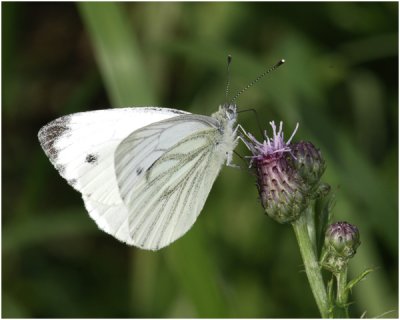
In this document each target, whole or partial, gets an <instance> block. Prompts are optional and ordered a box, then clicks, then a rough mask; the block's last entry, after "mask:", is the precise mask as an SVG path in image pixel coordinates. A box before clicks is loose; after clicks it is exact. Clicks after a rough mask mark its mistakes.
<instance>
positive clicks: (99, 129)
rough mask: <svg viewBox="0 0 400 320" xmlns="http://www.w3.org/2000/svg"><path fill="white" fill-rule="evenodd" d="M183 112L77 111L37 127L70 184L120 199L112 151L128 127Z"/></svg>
mask: <svg viewBox="0 0 400 320" xmlns="http://www.w3.org/2000/svg"><path fill="white" fill-rule="evenodd" d="M182 114H185V112H182V111H179V110H173V109H163V108H156V107H148V108H124V109H108V110H98V111H91V112H81V113H76V114H72V115H69V116H64V117H61V118H58V119H56V120H54V121H52V122H50V123H49V124H47V125H46V126H44V127H43V128H41V129H40V131H39V141H40V144H41V146H42V148H43V150H44V151H45V153H46V155H47V156H48V157H49V158H50V161H51V162H52V163H53V165H54V166H55V167H56V169H57V170H58V171H59V173H60V174H61V176H62V177H63V178H65V179H66V180H67V181H68V183H69V184H70V185H72V186H73V187H74V188H75V189H76V190H78V191H79V192H81V193H82V194H83V195H85V196H87V197H90V198H93V199H94V200H96V201H100V202H101V203H103V204H110V205H116V204H118V203H121V197H120V195H119V191H118V185H117V181H116V178H115V171H114V152H115V149H116V147H117V146H118V144H119V143H120V142H121V141H122V140H123V139H124V138H125V137H126V136H127V135H129V134H130V133H131V132H132V131H134V130H137V129H139V128H141V127H144V126H146V125H148V124H150V123H153V122H155V121H160V120H163V119H167V118H171V117H176V116H178V115H182Z"/></svg>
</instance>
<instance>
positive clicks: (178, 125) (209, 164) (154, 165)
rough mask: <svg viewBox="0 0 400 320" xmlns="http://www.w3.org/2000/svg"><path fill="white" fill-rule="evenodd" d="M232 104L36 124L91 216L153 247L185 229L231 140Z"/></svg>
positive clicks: (123, 237)
mask: <svg viewBox="0 0 400 320" xmlns="http://www.w3.org/2000/svg"><path fill="white" fill-rule="evenodd" d="M236 118H237V114H236V105H235V104H229V105H228V104H226V105H223V106H220V108H219V111H217V112H215V113H214V114H212V115H211V117H208V116H202V115H194V114H190V113H187V112H183V111H179V110H174V109H165V108H156V107H145V108H126V109H109V110H99V111H92V112H81V113H75V114H72V115H67V116H63V117H61V118H58V119H56V120H54V121H52V122H50V123H49V124H47V125H46V126H44V127H43V128H41V129H40V131H39V141H40V144H41V146H42V148H43V150H44V152H45V153H46V155H47V156H48V157H49V158H50V161H51V162H52V163H53V165H54V166H55V168H56V169H57V170H58V171H59V173H60V174H61V176H62V177H63V178H65V179H66V180H67V181H68V183H69V184H70V185H71V186H73V187H74V188H75V189H76V190H78V191H79V192H80V193H82V198H83V200H84V203H85V207H86V209H87V211H88V212H89V215H90V217H91V218H92V219H93V220H94V221H95V222H96V223H97V225H98V226H99V228H100V229H102V230H104V231H105V232H107V233H109V234H111V235H112V236H114V237H115V238H117V239H118V240H120V241H123V242H126V243H127V244H130V245H134V246H137V247H140V248H143V249H149V250H158V249H161V248H163V247H165V246H167V245H169V244H170V243H171V242H173V241H175V240H176V239H178V238H180V237H181V236H182V235H184V234H185V233H186V232H187V231H188V230H189V229H190V228H191V226H192V225H193V224H194V222H195V221H196V218H197V216H198V215H199V213H200V211H201V210H202V208H203V206H204V203H205V201H206V199H207V196H208V194H209V192H210V190H211V187H212V185H213V183H214V181H215V179H216V177H217V176H218V173H219V171H220V170H221V167H222V165H223V164H224V162H226V163H227V164H230V162H231V159H232V152H233V150H234V148H235V147H236V145H237V141H238V140H237V138H236V131H237V130H236V129H234V124H235V122H236Z"/></svg>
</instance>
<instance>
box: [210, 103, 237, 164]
mask: <svg viewBox="0 0 400 320" xmlns="http://www.w3.org/2000/svg"><path fill="white" fill-rule="evenodd" d="M211 116H212V117H213V118H214V119H216V120H217V121H218V123H219V127H218V130H219V131H220V133H221V140H220V143H219V144H218V149H219V151H220V154H221V155H224V158H225V156H226V158H225V159H226V162H227V164H230V163H231V161H232V150H233V149H235V147H236V144H237V141H236V130H235V129H234V125H235V123H236V119H237V112H236V105H235V104H224V105H222V106H219V110H218V111H217V112H215V113H213V114H212V115H211Z"/></svg>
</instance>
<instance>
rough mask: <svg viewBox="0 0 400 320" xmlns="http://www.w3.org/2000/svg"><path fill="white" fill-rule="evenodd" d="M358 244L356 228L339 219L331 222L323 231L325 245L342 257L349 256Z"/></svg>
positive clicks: (358, 237)
mask: <svg viewBox="0 0 400 320" xmlns="http://www.w3.org/2000/svg"><path fill="white" fill-rule="evenodd" d="M359 245H360V233H359V232H358V228H357V227H356V226H354V225H351V224H350V223H347V222H344V221H340V222H336V223H334V224H331V225H330V226H329V227H328V229H327V230H326V233H325V246H326V247H327V248H328V249H329V250H331V251H333V252H335V253H336V254H337V255H339V256H341V257H343V258H351V257H353V256H354V255H355V254H356V250H357V248H358V246H359Z"/></svg>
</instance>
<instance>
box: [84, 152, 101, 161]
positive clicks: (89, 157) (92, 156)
mask: <svg viewBox="0 0 400 320" xmlns="http://www.w3.org/2000/svg"><path fill="white" fill-rule="evenodd" d="M98 157H99V156H98V155H96V154H93V153H89V154H88V155H87V156H86V159H85V161H86V162H87V163H91V164H96V162H97V159H98Z"/></svg>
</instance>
